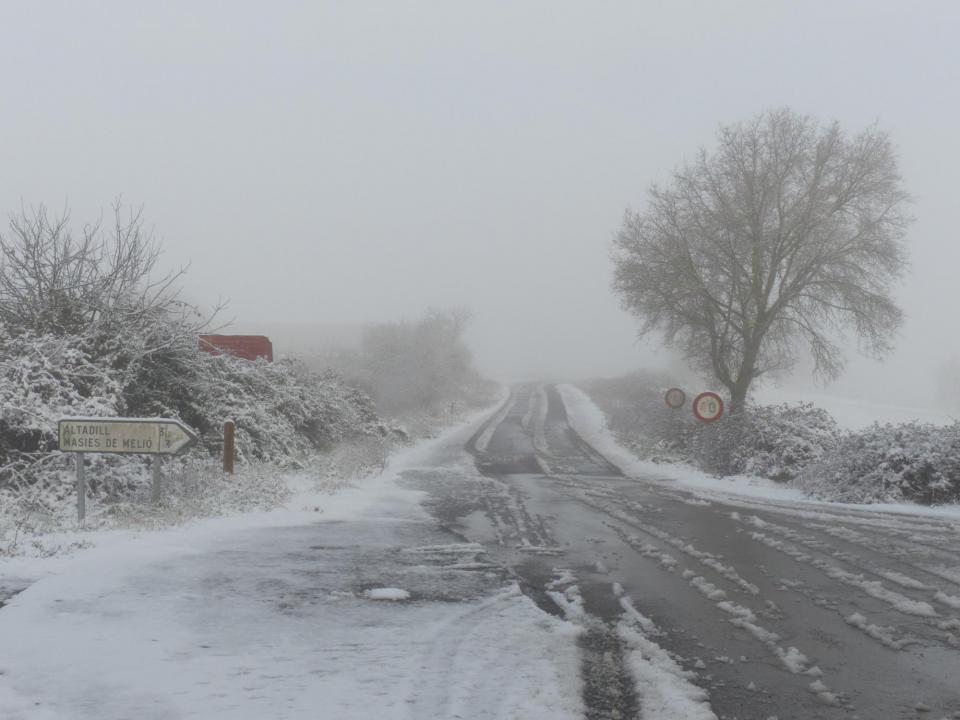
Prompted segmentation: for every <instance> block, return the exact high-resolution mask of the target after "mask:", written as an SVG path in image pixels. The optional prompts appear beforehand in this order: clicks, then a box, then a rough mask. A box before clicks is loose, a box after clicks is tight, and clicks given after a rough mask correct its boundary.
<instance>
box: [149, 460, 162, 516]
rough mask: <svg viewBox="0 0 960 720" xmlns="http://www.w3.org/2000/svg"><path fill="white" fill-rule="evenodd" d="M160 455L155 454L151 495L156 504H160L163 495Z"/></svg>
mask: <svg viewBox="0 0 960 720" xmlns="http://www.w3.org/2000/svg"><path fill="white" fill-rule="evenodd" d="M160 462H161V460H160V456H159V455H154V456H153V462H152V465H153V468H152V469H153V491H152V493H151V496H152V498H153V502H154V504H155V505H156V504H159V503H160V500H161V499H162V497H163V476H162V475H161V474H160Z"/></svg>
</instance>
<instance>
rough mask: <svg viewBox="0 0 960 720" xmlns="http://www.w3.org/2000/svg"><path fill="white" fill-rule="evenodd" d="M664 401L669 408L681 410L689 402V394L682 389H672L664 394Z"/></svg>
mask: <svg viewBox="0 0 960 720" xmlns="http://www.w3.org/2000/svg"><path fill="white" fill-rule="evenodd" d="M663 400H664V402H665V403H667V407H670V408H673V409H674V410H679V409H680V408H682V407H683V404H684V403H685V402H687V394H686V393H685V392H684V391H683V390H681V389H680V388H676V387H675V388H670V389H669V390H667V392H666V393H665V394H664V396H663Z"/></svg>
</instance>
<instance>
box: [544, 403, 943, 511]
mask: <svg viewBox="0 0 960 720" xmlns="http://www.w3.org/2000/svg"><path fill="white" fill-rule="evenodd" d="M558 390H559V392H560V394H561V396H562V397H563V401H564V404H565V405H566V406H567V414H568V418H569V422H570V425H571V426H572V427H573V429H574V430H576V431H577V433H579V434H580V435H581V437H583V439H584V440H586V441H587V442H588V443H590V444H591V445H592V446H593V447H595V448H596V449H597V450H598V451H599V452H600V453H602V454H603V455H604V456H605V457H606V458H607V459H608V460H610V461H611V462H612V463H614V464H615V465H616V466H617V467H619V468H620V469H621V470H622V471H623V472H624V474H626V475H628V476H631V477H637V478H643V479H646V480H662V481H668V482H672V483H677V484H679V485H682V486H685V487H687V488H689V489H691V490H693V491H697V490H700V491H705V492H707V493H709V494H712V493H720V494H733V495H744V496H749V497H755V498H765V499H768V500H782V501H793V502H797V501H800V502H807V503H814V504H817V503H824V504H829V505H832V506H836V507H862V504H861V503H851V502H836V501H830V500H825V499H823V498H817V497H814V496H813V495H811V494H810V493H809V492H808V491H806V489H805V486H804V485H802V484H800V483H797V482H794V483H789V484H785V483H780V482H775V481H772V480H769V479H766V478H762V477H757V476H749V475H732V476H726V477H718V476H716V475H712V474H709V473H706V472H704V471H702V470H700V469H699V468H697V467H694V466H693V465H691V464H690V463H687V462H682V461H663V460H662V459H661V460H660V461H658V462H654V461H651V460H646V459H642V458H640V457H638V456H637V454H636V453H635V452H634V451H633V450H631V449H630V448H629V446H628V443H627V442H624V441H623V439H622V438H620V437H619V436H618V435H617V434H616V433H614V432H613V431H611V430H610V428H609V426H608V422H607V417H606V416H605V414H604V412H603V411H602V410H601V409H600V408H599V407H598V406H597V404H596V403H594V402H593V400H592V399H591V398H590V397H589V396H588V395H587V393H585V392H584V391H583V390H581V389H579V388H577V387H574V386H572V385H560V386H559V387H558ZM871 509H875V510H881V511H892V512H897V513H904V514H929V515H935V516H939V517H951V518H953V517H956V518H960V505H957V504H954V505H941V506H939V507H927V506H923V505H918V504H916V503H907V502H893V501H886V502H881V501H875V502H873V503H872V504H871Z"/></svg>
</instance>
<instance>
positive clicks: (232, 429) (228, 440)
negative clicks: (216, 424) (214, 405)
mask: <svg viewBox="0 0 960 720" xmlns="http://www.w3.org/2000/svg"><path fill="white" fill-rule="evenodd" d="M236 429H237V426H236V425H235V424H234V422H233V420H227V421H226V422H225V423H224V424H223V471H224V472H225V473H226V474H227V475H233V459H234V457H235V455H236V452H237V450H236V440H235V439H234V437H235V435H236Z"/></svg>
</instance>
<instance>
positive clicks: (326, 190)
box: [0, 0, 960, 402]
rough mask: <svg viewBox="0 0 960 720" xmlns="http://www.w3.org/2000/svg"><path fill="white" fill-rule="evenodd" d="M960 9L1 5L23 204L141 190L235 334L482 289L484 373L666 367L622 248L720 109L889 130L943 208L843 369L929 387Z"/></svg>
mask: <svg viewBox="0 0 960 720" xmlns="http://www.w3.org/2000/svg"><path fill="white" fill-rule="evenodd" d="M958 27H960V4H957V3H953V2H910V3H908V2H902V3H893V2H876V1H872V0H871V1H866V0H865V1H862V2H833V1H831V2H792V3H786V2H782V3H778V2H771V1H769V0H757V1H756V2H707V1H704V2H670V3H660V2H657V3H654V2H589V3H587V2H582V3H581V2H577V3H575V2H558V1H557V0H552V1H545V2H536V3H534V2H486V3H459V2H451V1H450V0H437V1H436V2H403V3H398V2H378V3H366V2H328V3H308V2H303V3H289V2H270V3H263V2H260V3H247V2H229V3H228V2H222V3H213V2H209V3H198V2H169V3H121V2H113V3H108V2H102V3H94V2H84V3H67V2H59V3H58V2H44V3H26V2H22V3H14V2H10V3H4V4H3V5H2V6H0V78H2V85H0V89H2V98H3V101H2V108H3V109H2V112H0V212H2V213H8V212H10V211H13V210H15V209H17V208H18V207H20V204H21V202H23V203H25V204H27V205H31V204H37V203H41V202H43V203H47V204H48V205H50V206H52V207H55V208H58V207H61V206H62V205H63V204H64V203H65V202H69V204H70V206H71V207H72V214H73V217H74V220H75V221H76V223H77V224H78V225H79V224H80V223H82V222H84V221H86V220H88V219H90V218H92V217H95V216H96V214H97V213H98V212H99V211H100V209H106V208H108V206H109V203H110V201H111V200H112V199H113V198H114V197H115V196H117V195H120V194H122V195H123V197H124V199H125V200H126V201H127V202H130V203H134V204H137V205H139V204H143V205H144V210H145V215H146V217H147V219H148V222H149V223H150V224H151V225H152V226H153V227H154V228H155V230H156V233H157V235H158V236H159V237H161V238H162V239H163V241H164V244H165V249H166V254H165V257H166V259H167V261H169V262H170V263H171V264H178V263H186V262H191V263H192V266H191V269H190V272H189V275H188V277H187V287H188V289H189V293H190V295H191V297H193V298H194V299H196V300H197V301H199V302H202V303H204V304H212V303H215V302H216V301H217V299H218V298H220V297H223V298H229V299H230V310H229V315H230V316H232V317H236V318H237V320H238V324H237V327H238V328H241V329H242V328H244V327H256V326H263V325H265V324H269V323H271V322H276V321H284V322H292V323H312V324H326V323H338V324H344V323H346V324H352V323H361V322H367V321H373V320H384V319H397V318H400V317H408V318H412V317H415V316H417V315H419V314H420V313H421V312H422V311H423V310H424V309H425V308H427V307H430V306H435V307H444V306H450V305H467V306H469V307H471V308H472V309H473V311H474V313H475V316H476V319H475V325H474V327H473V330H472V334H471V340H472V343H473V345H474V348H475V350H476V353H477V356H478V359H479V362H480V364H481V367H482V369H483V370H484V371H486V372H487V373H489V374H492V375H497V376H502V377H536V376H541V377H565V376H566V377H579V376H585V375H590V374H596V373H614V372H619V371H623V370H627V369H631V368H634V367H638V366H641V365H643V364H646V363H650V362H654V363H661V364H662V363H664V362H667V361H668V359H667V357H666V356H665V355H664V354H663V353H659V354H657V353H655V352H654V351H653V350H652V349H651V346H650V344H649V343H648V344H646V345H637V344H636V342H635V322H634V321H633V319H632V318H630V317H629V316H627V315H626V314H624V313H623V312H622V311H621V310H620V309H619V305H618V302H617V300H616V298H614V297H613V296H612V294H611V292H610V290H609V285H610V276H611V267H610V262H609V259H608V251H609V243H610V240H611V237H612V235H613V233H614V232H615V231H616V229H617V227H618V225H619V222H620V218H621V216H622V213H623V211H624V209H625V208H626V207H627V206H633V207H637V208H640V207H642V206H643V203H644V197H645V191H646V188H647V187H648V185H649V184H650V183H651V182H652V181H655V180H665V179H668V178H669V174H670V171H671V169H672V168H673V167H674V166H676V165H677V164H678V163H680V162H682V161H683V160H684V159H685V158H689V157H691V156H692V154H693V153H694V152H695V150H696V148H697V147H698V146H700V145H703V144H707V145H710V144H711V143H712V141H713V136H714V133H715V130H716V128H717V125H718V124H719V123H729V122H735V121H738V120H741V119H745V118H748V117H750V116H752V115H754V114H755V113H757V112H760V111H762V110H764V109H767V108H770V107H773V106H779V105H789V106H792V107H793V108H794V109H796V110H798V111H800V112H803V113H809V114H811V115H814V116H816V117H818V118H821V119H822V120H824V121H829V120H832V119H837V120H839V121H840V122H841V123H842V124H843V125H844V126H845V127H846V128H848V129H849V130H851V131H855V130H858V129H860V128H862V127H863V126H865V125H867V124H869V123H871V122H874V121H878V122H879V124H880V126H881V127H882V128H884V129H886V130H889V131H890V132H891V133H892V136H893V139H894V141H895V143H896V145H897V146H898V148H899V154H900V159H901V167H902V171H903V175H904V178H905V186H906V188H907V189H908V190H909V191H910V192H911V193H912V194H913V195H914V196H915V197H916V203H915V206H914V214H915V215H916V218H917V222H916V223H915V225H914V226H913V228H912V231H911V233H910V236H909V244H910V248H911V253H912V257H913V269H912V273H911V275H910V277H909V279H908V281H907V282H906V283H905V284H904V286H903V287H902V288H900V289H899V290H898V295H899V297H900V298H901V300H902V303H903V306H904V308H905V310H906V312H907V315H908V320H907V325H906V326H905V328H904V330H903V332H902V334H901V337H900V339H899V341H898V351H897V352H896V354H894V355H893V356H891V357H890V358H889V359H888V360H887V362H886V363H884V364H882V365H877V364H875V363H872V362H868V361H859V360H858V361H855V362H854V363H853V364H852V366H851V371H850V372H848V374H847V376H846V377H845V378H844V380H843V381H842V382H841V383H840V384H839V385H838V387H839V388H841V389H846V390H847V391H850V392H866V393H869V392H879V391H880V390H881V389H882V390H883V391H886V392H891V393H894V394H895V395H896V396H897V397H902V396H903V395H906V394H909V393H914V394H916V395H917V396H918V397H919V398H921V399H922V401H923V402H926V401H928V400H930V398H931V393H932V389H933V388H932V384H931V373H932V371H933V369H934V368H935V367H936V366H937V365H939V364H940V363H941V362H942V361H943V360H944V359H945V358H946V357H947V355H949V354H950V353H951V352H960V321H958V317H957V316H958V313H957V310H956V309H955V308H956V307H957V302H956V299H955V296H956V294H957V283H956V281H955V277H956V276H957V275H958V270H957V266H958V262H960V243H958V241H957V238H956V234H957V228H958V226H960V202H958V194H960V135H958V110H960V97H958V92H960V91H958V87H960V83H958V80H960V78H958V74H960V73H958V70H960V64H958V60H960V57H958V56H960V51H958V49H957V42H956V35H957V30H958ZM908 373H909V378H907V374H908Z"/></svg>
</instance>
